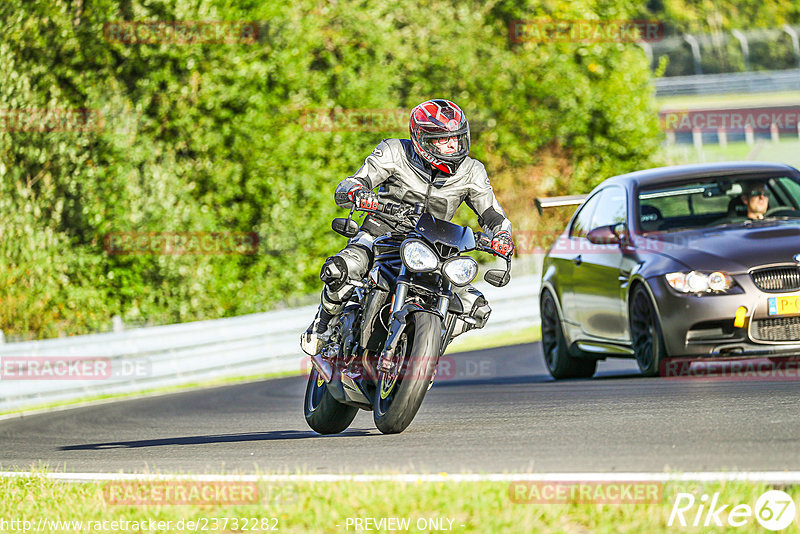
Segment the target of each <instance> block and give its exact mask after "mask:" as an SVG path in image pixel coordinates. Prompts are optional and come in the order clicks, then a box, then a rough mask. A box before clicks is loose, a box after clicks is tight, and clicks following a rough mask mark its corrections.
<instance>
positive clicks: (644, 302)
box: [631, 290, 656, 369]
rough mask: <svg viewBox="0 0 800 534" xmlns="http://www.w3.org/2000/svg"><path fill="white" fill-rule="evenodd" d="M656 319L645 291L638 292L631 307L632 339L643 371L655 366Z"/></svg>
mask: <svg viewBox="0 0 800 534" xmlns="http://www.w3.org/2000/svg"><path fill="white" fill-rule="evenodd" d="M654 319H655V317H654V314H653V307H652V306H651V305H650V298H649V297H648V296H647V295H646V294H645V293H644V292H643V291H641V290H639V291H637V292H636V295H635V296H634V298H633V306H632V307H631V338H632V340H633V351H634V353H635V354H636V360H637V361H638V362H639V365H640V366H641V367H642V369H649V368H650V366H651V365H652V364H653V339H654V338H655V331H656V328H655V320H654Z"/></svg>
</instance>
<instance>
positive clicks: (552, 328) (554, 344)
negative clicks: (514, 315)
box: [542, 294, 561, 369]
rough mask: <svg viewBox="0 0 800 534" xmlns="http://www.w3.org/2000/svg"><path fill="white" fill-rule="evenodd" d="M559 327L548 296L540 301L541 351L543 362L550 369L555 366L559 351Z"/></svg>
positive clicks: (556, 313) (554, 309)
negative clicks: (542, 352)
mask: <svg viewBox="0 0 800 534" xmlns="http://www.w3.org/2000/svg"><path fill="white" fill-rule="evenodd" d="M559 328H561V325H560V324H559V321H558V312H557V311H556V304H555V302H553V297H551V296H550V295H549V294H548V295H546V296H545V297H544V299H543V300H542V350H543V351H544V360H545V362H546V363H547V366H548V367H550V368H551V369H552V368H553V366H554V365H555V362H556V359H557V358H558V351H559V348H560V347H559V339H560V338H559V335H558V329H559Z"/></svg>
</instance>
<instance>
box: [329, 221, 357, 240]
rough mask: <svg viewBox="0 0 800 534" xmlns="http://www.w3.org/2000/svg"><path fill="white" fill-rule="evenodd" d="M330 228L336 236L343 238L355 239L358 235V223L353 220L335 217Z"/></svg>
mask: <svg viewBox="0 0 800 534" xmlns="http://www.w3.org/2000/svg"><path fill="white" fill-rule="evenodd" d="M331 228H333V231H334V232H336V233H337V234H341V235H343V236H345V237H355V235H356V234H357V233H358V223H357V222H355V221H354V220H353V219H350V218H345V217H337V218H335V219H334V220H333V222H331Z"/></svg>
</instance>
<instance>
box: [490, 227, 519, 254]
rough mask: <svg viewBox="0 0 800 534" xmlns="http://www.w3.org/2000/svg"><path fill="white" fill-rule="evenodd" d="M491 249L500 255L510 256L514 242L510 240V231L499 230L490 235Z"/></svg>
mask: <svg viewBox="0 0 800 534" xmlns="http://www.w3.org/2000/svg"><path fill="white" fill-rule="evenodd" d="M492 250H494V251H495V252H497V253H498V254H500V255H502V256H510V255H511V252H512V251H513V250H514V242H513V241H512V240H511V233H510V232H508V231H506V230H500V231H499V232H497V233H495V234H494V236H492Z"/></svg>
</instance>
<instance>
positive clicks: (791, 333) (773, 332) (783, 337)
mask: <svg viewBox="0 0 800 534" xmlns="http://www.w3.org/2000/svg"><path fill="white" fill-rule="evenodd" d="M752 332H753V337H754V338H755V339H758V340H760V341H800V317H780V318H777V319H757V320H755V321H753V330H752Z"/></svg>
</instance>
